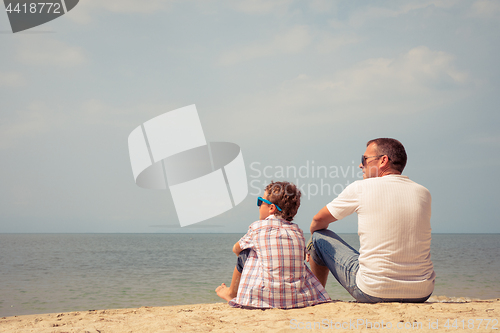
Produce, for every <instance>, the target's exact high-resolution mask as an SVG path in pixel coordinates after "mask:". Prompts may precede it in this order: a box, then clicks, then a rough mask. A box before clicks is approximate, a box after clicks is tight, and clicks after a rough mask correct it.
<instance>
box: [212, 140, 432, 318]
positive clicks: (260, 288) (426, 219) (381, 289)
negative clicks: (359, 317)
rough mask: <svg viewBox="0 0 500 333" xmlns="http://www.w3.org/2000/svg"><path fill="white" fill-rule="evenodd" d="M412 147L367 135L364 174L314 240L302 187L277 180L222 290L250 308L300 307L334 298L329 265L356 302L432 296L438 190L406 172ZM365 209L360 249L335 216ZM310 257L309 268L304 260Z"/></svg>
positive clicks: (322, 219) (321, 219)
mask: <svg viewBox="0 0 500 333" xmlns="http://www.w3.org/2000/svg"><path fill="white" fill-rule="evenodd" d="M406 160H407V157H406V151H405V149H404V147H403V145H402V144H401V143H400V142H399V141H398V140H395V139H389V138H379V139H374V140H370V141H368V143H367V145H366V150H365V153H364V154H363V155H362V158H361V163H360V165H359V167H360V168H361V169H362V170H363V180H358V181H356V182H354V183H352V184H350V185H349V186H347V187H346V188H345V189H344V191H342V193H340V195H339V196H338V197H337V198H335V199H334V200H333V201H332V202H330V203H328V204H327V205H326V206H325V207H323V208H322V209H321V210H320V211H319V212H318V213H317V214H316V215H315V216H314V218H313V220H312V222H311V226H310V231H311V234H312V237H311V239H310V241H309V242H308V244H307V247H306V242H305V239H304V235H303V233H302V230H301V229H300V228H299V227H298V225H297V224H295V223H292V220H293V218H294V216H295V214H296V213H297V211H298V209H299V206H300V196H301V192H300V190H299V189H297V188H296V186H295V185H294V184H292V183H289V182H271V183H270V184H269V185H268V186H267V187H266V188H265V192H264V194H263V196H262V197H259V198H258V200H257V206H258V207H259V220H258V221H256V222H254V223H252V224H251V225H250V227H249V228H248V232H247V233H246V234H245V235H244V236H243V237H242V238H241V239H240V240H239V241H238V242H237V243H236V244H234V247H233V252H234V253H235V254H236V255H237V256H238V259H237V264H236V267H235V268H234V272H233V277H232V280H231V285H230V286H229V287H228V286H226V284H224V283H222V284H221V285H220V286H219V287H217V289H216V290H215V291H216V292H217V295H219V297H221V298H223V299H224V300H226V301H228V302H229V304H230V305H231V306H234V307H243V308H281V309H288V308H299V307H305V306H310V305H315V304H319V303H324V302H329V301H330V297H329V296H328V294H327V292H326V290H325V288H324V287H325V285H326V281H327V278H328V274H329V272H331V273H332V274H333V276H334V277H335V278H336V279H337V281H338V282H339V283H340V284H341V285H342V286H343V287H344V288H345V289H346V290H347V291H348V292H349V294H351V295H352V297H354V299H355V300H356V301H357V302H362V303H378V302H408V303H410V302H411V303H421V302H425V301H426V300H427V299H428V298H429V297H430V296H431V294H432V292H433V290H434V280H435V277H436V274H435V273H434V268H433V265H432V261H431V256H430V246H431V224H430V219H431V195H430V193H429V191H428V190H427V189H426V188H425V187H423V186H421V185H419V184H417V183H415V182H413V181H411V180H410V179H409V178H408V177H407V176H403V175H402V172H403V169H404V167H405V165H406ZM354 212H356V213H357V214H358V235H359V240H360V248H359V252H358V251H356V250H355V249H354V248H352V247H351V246H350V245H348V244H347V243H346V242H345V241H344V240H342V238H340V237H339V236H338V235H337V234H336V233H334V232H333V231H331V230H329V229H328V227H329V225H330V223H332V222H335V221H337V220H341V219H343V218H344V217H346V216H348V215H350V214H352V213H354ZM305 261H307V262H309V264H310V266H311V268H310V269H309V268H308V267H307V265H306V263H305Z"/></svg>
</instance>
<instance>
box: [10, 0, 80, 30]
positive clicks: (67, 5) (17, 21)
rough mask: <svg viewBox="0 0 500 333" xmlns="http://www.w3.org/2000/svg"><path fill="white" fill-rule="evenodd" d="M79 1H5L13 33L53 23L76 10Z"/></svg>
mask: <svg viewBox="0 0 500 333" xmlns="http://www.w3.org/2000/svg"><path fill="white" fill-rule="evenodd" d="M78 1H79V0H52V2H38V1H23V0H3V2H4V4H5V11H6V12H7V16H8V17H9V22H10V27H11V28H12V32H13V33H16V32H19V31H23V30H27V29H30V28H33V27H36V26H39V25H41V24H44V23H47V22H49V21H52V20H54V19H56V18H58V17H59V16H62V15H64V14H66V13H67V12H69V11H70V10H72V9H73V8H75V6H76V5H77V4H78Z"/></svg>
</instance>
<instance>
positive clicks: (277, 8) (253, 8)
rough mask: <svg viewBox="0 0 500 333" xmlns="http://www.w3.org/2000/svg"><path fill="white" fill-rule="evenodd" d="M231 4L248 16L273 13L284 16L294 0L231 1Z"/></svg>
mask: <svg viewBox="0 0 500 333" xmlns="http://www.w3.org/2000/svg"><path fill="white" fill-rule="evenodd" d="M229 3H230V4H231V5H232V6H233V8H234V9H235V10H237V11H240V12H243V13H247V14H268V13H271V12H275V13H278V14H284V13H285V12H286V11H287V10H288V6H289V5H290V4H291V3H292V0H274V1H269V0H244V1H230V2H229Z"/></svg>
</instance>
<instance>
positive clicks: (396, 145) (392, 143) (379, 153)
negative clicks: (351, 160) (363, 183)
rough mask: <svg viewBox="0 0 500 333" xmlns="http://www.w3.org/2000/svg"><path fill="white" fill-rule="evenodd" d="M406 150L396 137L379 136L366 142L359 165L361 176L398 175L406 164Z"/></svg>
mask: <svg viewBox="0 0 500 333" xmlns="http://www.w3.org/2000/svg"><path fill="white" fill-rule="evenodd" d="M406 159H407V157H406V151H405V148H404V147H403V145H402V144H401V142H399V141H398V140H396V139H389V138H379V139H374V140H370V141H368V142H367V143H366V150H365V153H364V154H363V157H362V163H361V164H360V165H359V167H360V168H362V169H363V178H364V179H366V178H373V177H382V176H385V175H389V174H398V175H400V174H401V173H402V172H403V169H404V168H405V166H406Z"/></svg>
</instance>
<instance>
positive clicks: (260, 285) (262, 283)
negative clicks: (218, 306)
mask: <svg viewBox="0 0 500 333" xmlns="http://www.w3.org/2000/svg"><path fill="white" fill-rule="evenodd" d="M239 244H240V247H241V249H242V250H244V249H248V248H249V249H252V251H250V254H249V256H248V258H247V261H246V262H245V266H244V267H243V272H242V274H241V280H240V284H239V287H238V295H237V296H236V297H235V298H233V299H232V300H231V301H230V302H229V304H230V305H231V306H233V307H243V306H248V307H254V308H280V309H289V308H300V307H305V306H310V305H315V304H318V303H324V302H329V301H330V297H329V296H328V294H327V293H326V290H325V288H323V286H322V285H321V283H320V282H319V281H318V279H317V278H316V277H315V276H314V274H313V273H312V272H311V270H310V269H309V268H308V267H307V266H306V264H305V262H304V251H305V239H304V235H303V233H302V230H301V229H300V228H299V226H298V225H296V224H295V223H291V222H288V221H286V220H284V219H281V218H278V217H276V216H274V215H270V216H269V217H267V218H266V219H265V220H261V221H256V222H254V223H252V224H251V225H250V227H249V228H248V232H247V233H246V234H245V236H243V237H242V238H241V239H240V240H239Z"/></svg>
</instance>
